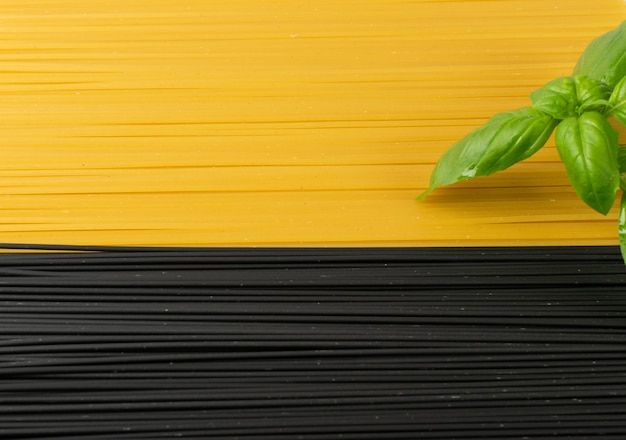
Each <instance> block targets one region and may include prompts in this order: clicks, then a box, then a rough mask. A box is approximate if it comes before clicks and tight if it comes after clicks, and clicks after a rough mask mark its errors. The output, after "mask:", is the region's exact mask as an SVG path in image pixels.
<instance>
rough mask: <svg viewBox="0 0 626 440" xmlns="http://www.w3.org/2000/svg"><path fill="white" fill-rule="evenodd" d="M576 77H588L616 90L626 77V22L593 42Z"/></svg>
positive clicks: (579, 64) (583, 54)
mask: <svg viewBox="0 0 626 440" xmlns="http://www.w3.org/2000/svg"><path fill="white" fill-rule="evenodd" d="M574 75H587V76H589V77H591V78H593V79H597V80H599V81H602V82H604V83H606V84H607V85H608V86H609V87H610V88H614V87H615V86H616V85H617V83H618V82H619V81H620V80H621V79H622V78H623V77H624V75H626V21H623V22H622V23H621V24H620V25H619V26H618V27H617V28H616V29H613V30H612V31H610V32H607V33H606V34H603V35H600V36H599V37H597V38H596V39H595V40H593V41H592V42H591V43H590V44H589V46H587V48H586V49H585V51H584V52H583V53H582V55H581V56H580V58H579V60H578V63H577V64H576V67H575V68H574Z"/></svg>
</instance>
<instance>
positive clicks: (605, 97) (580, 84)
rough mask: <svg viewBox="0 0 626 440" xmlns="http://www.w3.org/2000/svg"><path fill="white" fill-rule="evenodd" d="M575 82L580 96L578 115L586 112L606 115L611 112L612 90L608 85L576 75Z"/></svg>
mask: <svg viewBox="0 0 626 440" xmlns="http://www.w3.org/2000/svg"><path fill="white" fill-rule="evenodd" d="M574 81H575V82H576V93H577V95H578V109H577V111H578V114H582V113H583V112H586V111H597V112H600V113H602V114H604V113H606V112H607V111H608V110H609V99H610V97H611V88H610V87H609V86H608V85H607V84H606V83H604V82H602V81H599V80H597V79H593V78H590V77H588V76H586V75H576V76H575V77H574Z"/></svg>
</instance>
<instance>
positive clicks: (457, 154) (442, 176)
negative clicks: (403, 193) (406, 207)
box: [418, 107, 557, 200]
mask: <svg viewBox="0 0 626 440" xmlns="http://www.w3.org/2000/svg"><path fill="white" fill-rule="evenodd" d="M556 124H557V121H556V120H555V119H554V118H552V117H551V116H549V115H546V114H545V113H542V112H540V111H538V110H536V109H533V108H532V107H524V108H522V109H519V110H514V111H510V112H505V113H498V114H497V115H495V116H493V117H492V118H491V119H490V120H489V121H487V122H486V123H485V124H484V125H483V126H481V127H479V128H477V129H475V130H474V131H472V132H471V133H470V134H468V135H467V136H465V137H464V138H463V139H461V140H460V141H458V142H456V143H455V144H454V145H452V146H451V147H450V148H449V149H448V150H447V151H446V152H445V153H444V154H443V156H441V158H440V159H439V161H438V162H437V165H436V166H435V169H434V171H433V174H432V176H431V179H430V186H429V188H428V190H426V191H425V192H424V193H422V194H421V195H420V196H419V197H418V200H420V199H422V198H424V197H426V195H428V194H429V193H430V192H431V191H432V190H433V189H435V188H436V187H438V186H442V185H450V184H452V183H456V182H458V181H461V180H466V179H471V178H473V177H477V176H488V175H490V174H493V173H495V172H496V171H500V170H504V169H505V168H508V167H510V166H511V165H513V164H515V163H517V162H519V161H521V160H524V159H526V158H528V157H530V156H531V155H532V154H534V153H535V152H536V151H537V150H539V149H540V148H541V147H543V145H544V144H545V143H546V141H547V140H548V138H549V137H550V135H551V134H552V131H553V130H554V128H555V127H556Z"/></svg>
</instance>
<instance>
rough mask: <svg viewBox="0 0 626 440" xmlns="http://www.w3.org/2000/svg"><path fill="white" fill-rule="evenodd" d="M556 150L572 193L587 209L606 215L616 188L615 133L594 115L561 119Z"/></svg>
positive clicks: (595, 113)
mask: <svg viewBox="0 0 626 440" xmlns="http://www.w3.org/2000/svg"><path fill="white" fill-rule="evenodd" d="M555 140H556V146H557V149H558V151H559V155H560V156H561V160H563V162H564V163H565V170H566V171H567V175H568V177H569V180H570V182H571V183H572V186H573V187H574V190H576V193H577V194H578V196H579V197H580V198H581V199H583V201H584V202H585V203H587V204H588V205H589V206H590V207H592V208H593V209H595V210H596V211H598V212H600V213H602V214H607V213H608V212H609V210H610V209H611V206H613V202H614V201H615V194H616V192H617V190H618V188H619V167H618V162H617V150H618V133H617V131H616V130H615V129H614V128H613V127H612V126H611V124H610V123H609V122H608V121H607V119H606V117H604V116H603V115H601V114H600V113H598V112H587V113H583V114H582V115H580V116H578V117H576V116H572V117H569V118H567V119H564V120H563V121H562V122H561V123H560V124H559V125H558V127H557V128H556V137H555Z"/></svg>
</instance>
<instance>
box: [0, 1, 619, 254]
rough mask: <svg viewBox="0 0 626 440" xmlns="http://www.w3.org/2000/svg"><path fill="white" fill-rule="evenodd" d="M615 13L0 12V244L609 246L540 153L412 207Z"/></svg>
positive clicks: (580, 9)
mask: <svg viewBox="0 0 626 440" xmlns="http://www.w3.org/2000/svg"><path fill="white" fill-rule="evenodd" d="M625 18H626V3H625V2H624V1H622V0H595V1H589V0H482V1H481V0H469V1H451V0H448V1H445V0H442V1H419V0H418V1H409V0H392V1H389V0H364V1H363V0H361V1H354V0H346V1H341V2H337V1H329V0H306V1H305V0H295V1H279V0H270V1H267V0H234V1H228V2H224V1H213V0H195V1H194V0H150V1H148V0H141V1H140V0H137V1H128V0H124V1H120V0H110V1H106V2H104V1H97V0H87V1H85V0H80V1H79V0H39V1H37V0H20V1H17V0H15V1H10V0H7V1H3V2H2V4H1V5H0V30H1V32H2V39H1V40H0V53H1V57H2V58H1V59H0V94H1V97H2V98H1V99H0V108H1V111H2V118H1V119H0V136H1V138H2V165H1V166H0V209H1V213H0V241H2V242H13V243H67V244H94V245H108V244H110V245H220V246H221V245H287V246H289V245H297V246H306V245H355V246H361V245H374V246H375V245H396V246H408V245H419V246H447V245H538V244H581V245H582V244H585V245H588V244H615V243H616V242H617V235H616V231H615V225H616V222H615V216H616V211H612V213H611V214H610V215H609V216H608V217H603V216H601V215H599V214H597V213H595V212H594V211H592V210H591V209H589V208H588V207H586V206H585V205H584V204H583V203H582V202H581V201H580V200H578V198H577V196H576V194H575V193H574V192H573V189H571V187H570V186H569V183H568V181H567V177H566V175H565V172H564V170H563V167H562V164H560V162H559V161H558V157H557V153H556V151H555V148H554V145H553V142H552V141H550V143H549V144H548V146H547V147H546V148H545V149H543V150H542V151H541V152H540V153H538V154H537V155H536V156H534V157H533V158H531V159H529V160H528V161H526V162H524V163H522V164H519V165H516V166H515V167H513V168H511V169H510V170H508V171H506V172H503V173H500V174H499V175H495V176H492V177H490V178H489V179H485V180H484V181H483V180H482V179H478V180H476V181H475V182H468V183H464V184H460V185H456V186H454V187H450V188H444V189H440V190H437V191H436V192H435V193H434V194H433V195H431V196H430V197H429V198H428V199H427V200H426V201H424V202H420V203H417V202H415V201H414V198H415V197H416V196H417V195H418V194H419V193H420V192H421V191H422V190H423V189H424V188H425V187H426V186H427V183H428V178H429V175H430V172H431V170H432V168H433V166H434V163H435V161H436V160H437V159H438V158H439V156H440V155H441V153H442V152H443V151H444V150H445V149H446V148H448V146H449V145H450V144H451V143H453V142H454V141H455V140H457V139H459V138H460V137H462V136H463V135H464V134H466V133H467V132H469V131H470V130H471V129H473V128H475V127H477V126H479V125H481V124H482V123H483V122H484V121H485V120H486V119H487V118H488V117H489V116H491V115H492V114H493V113H496V112H499V111H504V110H509V109H512V108H517V107H522V106H525V105H527V104H528V102H529V101H528V94H529V93H530V92H531V91H532V90H534V89H536V88H538V87H540V86H541V85H543V84H544V83H545V82H546V81H548V80H550V79H553V78H555V77H558V76H564V75H568V74H569V73H570V72H571V70H572V68H573V66H574V64H575V62H576V60H577V58H578V56H579V55H580V53H581V52H582V50H583V49H584V48H585V47H586V45H587V44H588V43H589V42H590V41H591V40H592V39H593V38H595V37H596V36H598V35H600V34H602V33H604V32H606V31H608V30H610V29H612V28H614V27H615V26H616V25H618V24H619V23H620V22H621V21H623V20H624V19H625ZM622 135H623V137H626V135H624V133H622Z"/></svg>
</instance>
